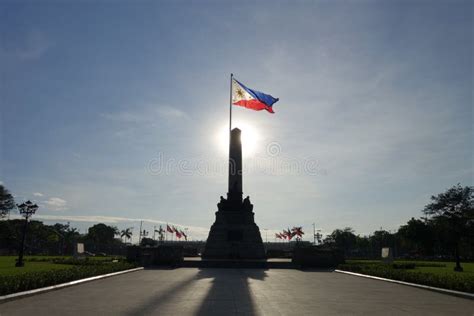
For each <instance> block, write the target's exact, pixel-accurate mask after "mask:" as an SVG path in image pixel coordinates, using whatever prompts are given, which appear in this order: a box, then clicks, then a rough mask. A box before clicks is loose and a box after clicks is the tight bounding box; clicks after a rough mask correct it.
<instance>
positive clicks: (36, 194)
mask: <svg viewBox="0 0 474 316" xmlns="http://www.w3.org/2000/svg"><path fill="white" fill-rule="evenodd" d="M33 195H34V196H39V197H41V196H44V194H43V193H41V192H35V193H33Z"/></svg>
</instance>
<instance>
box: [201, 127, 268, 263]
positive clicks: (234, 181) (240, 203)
mask: <svg viewBox="0 0 474 316" xmlns="http://www.w3.org/2000/svg"><path fill="white" fill-rule="evenodd" d="M240 134H241V131H240V129H238V128H234V129H233V130H232V131H231V133H230V146H229V191H228V193H227V199H224V198H223V197H222V196H221V201H220V202H219V203H218V204H217V208H218V211H217V212H216V221H215V222H214V224H213V225H212V226H211V230H210V232H209V237H208V238H207V242H206V248H205V249H204V253H203V254H202V258H203V259H232V260H239V259H252V260H262V259H265V258H266V256H265V249H264V247H263V242H262V236H260V230H259V229H258V226H257V225H256V224H255V220H254V213H253V205H252V204H251V203H250V198H249V197H248V196H247V197H246V198H245V199H244V200H242V144H241V141H240Z"/></svg>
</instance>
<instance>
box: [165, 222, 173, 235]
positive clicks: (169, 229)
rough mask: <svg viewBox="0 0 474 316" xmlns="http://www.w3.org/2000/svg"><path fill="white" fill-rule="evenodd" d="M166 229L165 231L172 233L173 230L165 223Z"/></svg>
mask: <svg viewBox="0 0 474 316" xmlns="http://www.w3.org/2000/svg"><path fill="white" fill-rule="evenodd" d="M166 231H167V232H168V233H174V232H173V230H172V229H171V227H169V225H168V224H166Z"/></svg>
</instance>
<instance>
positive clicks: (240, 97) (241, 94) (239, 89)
mask: <svg viewBox="0 0 474 316" xmlns="http://www.w3.org/2000/svg"><path fill="white" fill-rule="evenodd" d="M235 93H236V94H237V96H238V97H239V99H243V97H244V92H243V91H242V89H241V88H237V91H236V92H235Z"/></svg>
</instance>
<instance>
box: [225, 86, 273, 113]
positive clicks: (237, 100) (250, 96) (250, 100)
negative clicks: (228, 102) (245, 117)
mask: <svg viewBox="0 0 474 316" xmlns="http://www.w3.org/2000/svg"><path fill="white" fill-rule="evenodd" d="M277 101H278V98H274V97H272V96H271V95H269V94H265V93H262V92H259V91H256V90H252V89H250V88H247V87H246V86H244V85H243V84H242V83H240V82H239V81H237V80H236V79H234V78H232V104H234V105H239V106H243V107H246V108H247V109H252V110H255V111H261V110H267V111H268V112H270V113H275V112H273V109H272V106H273V104H274V103H275V102H277Z"/></svg>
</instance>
